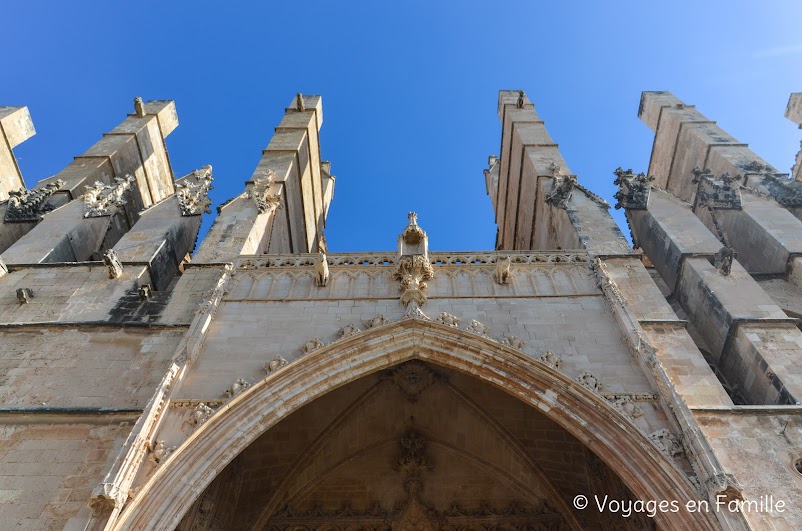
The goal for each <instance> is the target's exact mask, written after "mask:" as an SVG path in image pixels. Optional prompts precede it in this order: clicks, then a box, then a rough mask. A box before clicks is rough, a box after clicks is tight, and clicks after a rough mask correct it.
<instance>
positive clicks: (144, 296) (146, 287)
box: [137, 284, 153, 301]
mask: <svg viewBox="0 0 802 531" xmlns="http://www.w3.org/2000/svg"><path fill="white" fill-rule="evenodd" d="M151 291H153V290H152V289H151V287H150V284H142V285H141V286H139V290H138V291H137V293H138V294H139V298H140V299H141V300H143V301H146V300H148V299H149V298H150V293H151Z"/></svg>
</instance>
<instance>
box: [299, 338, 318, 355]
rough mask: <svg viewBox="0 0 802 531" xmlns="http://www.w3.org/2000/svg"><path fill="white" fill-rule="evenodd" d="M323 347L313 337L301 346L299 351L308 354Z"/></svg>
mask: <svg viewBox="0 0 802 531" xmlns="http://www.w3.org/2000/svg"><path fill="white" fill-rule="evenodd" d="M322 346H323V343H322V342H321V341H320V340H319V339H318V338H316V337H313V338H312V339H310V340H309V341H307V342H306V343H304V344H303V345H301V350H302V351H303V353H304V354H309V353H310V352H312V351H314V350H317V349H319V348H320V347H322Z"/></svg>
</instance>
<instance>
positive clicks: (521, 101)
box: [515, 90, 526, 109]
mask: <svg viewBox="0 0 802 531" xmlns="http://www.w3.org/2000/svg"><path fill="white" fill-rule="evenodd" d="M525 102H526V100H525V99H524V91H523V90H522V91H520V92H518V101H516V102H515V106H516V107H518V108H519V109H523V108H524V103H525Z"/></svg>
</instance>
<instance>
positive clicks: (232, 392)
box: [224, 378, 251, 398]
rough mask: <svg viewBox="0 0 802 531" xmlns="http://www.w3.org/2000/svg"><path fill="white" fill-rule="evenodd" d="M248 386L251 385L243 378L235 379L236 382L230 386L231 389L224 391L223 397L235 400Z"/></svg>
mask: <svg viewBox="0 0 802 531" xmlns="http://www.w3.org/2000/svg"><path fill="white" fill-rule="evenodd" d="M250 386H251V384H249V383H248V382H247V381H245V379H244V378H237V381H236V382H234V383H233V384H231V387H229V388H228V389H226V392H225V393H224V395H225V397H226V398H236V397H238V396H239V395H241V394H242V393H244V392H245V391H246V390H247V389H248V388H249V387H250Z"/></svg>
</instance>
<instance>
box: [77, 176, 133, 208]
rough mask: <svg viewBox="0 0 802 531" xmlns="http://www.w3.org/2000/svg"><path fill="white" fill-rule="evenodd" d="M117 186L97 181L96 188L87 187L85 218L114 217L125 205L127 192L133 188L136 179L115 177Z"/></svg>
mask: <svg viewBox="0 0 802 531" xmlns="http://www.w3.org/2000/svg"><path fill="white" fill-rule="evenodd" d="M114 182H115V184H113V185H108V184H106V183H103V182H101V181H95V184H94V186H85V187H84V189H85V190H86V192H85V193H84V217H85V218H99V217H102V216H112V215H114V214H116V213H117V210H118V209H119V208H120V207H121V206H123V205H125V204H126V203H127V201H126V200H125V198H124V195H125V192H126V191H128V189H129V188H131V183H133V182H134V178H133V177H132V176H130V175H126V176H125V178H120V177H115V178H114Z"/></svg>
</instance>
